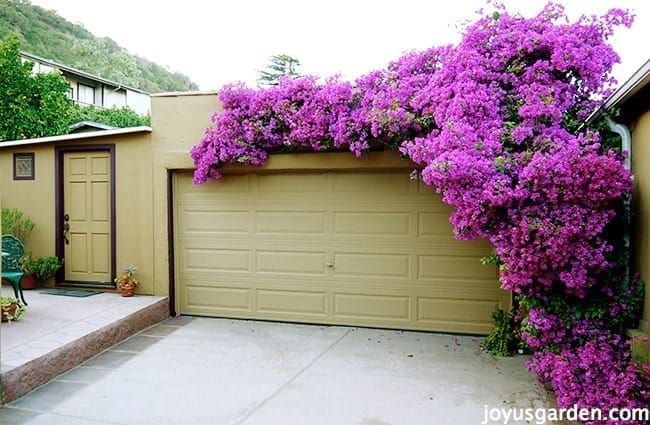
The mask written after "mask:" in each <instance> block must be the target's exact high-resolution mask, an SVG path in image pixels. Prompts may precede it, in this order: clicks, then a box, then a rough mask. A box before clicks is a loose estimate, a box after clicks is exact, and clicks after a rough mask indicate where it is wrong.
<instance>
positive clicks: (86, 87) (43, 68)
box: [20, 51, 151, 115]
mask: <svg viewBox="0 0 650 425" xmlns="http://www.w3.org/2000/svg"><path fill="white" fill-rule="evenodd" d="M20 57H21V59H22V60H23V61H29V62H33V63H34V68H33V69H32V72H35V73H47V72H54V71H57V72H59V73H61V75H62V76H63V78H65V79H66V80H67V81H68V82H69V83H70V91H69V93H68V96H69V97H70V99H72V100H73V101H74V102H75V103H77V104H79V105H82V106H90V105H93V106H95V107H98V108H113V107H117V108H121V107H123V106H128V107H129V108H131V109H132V110H133V111H135V112H136V113H137V114H139V115H148V114H149V113H150V112H151V99H150V98H149V93H147V92H145V91H143V90H139V89H136V88H133V87H128V86H125V85H123V84H121V83H118V82H115V81H110V80H107V79H105V78H102V77H98V76H96V75H92V74H89V73H87V72H84V71H80V70H78V69H75V68H72V67H69V66H66V65H62V64H60V63H56V62H53V61H51V60H49V59H44V58H41V57H39V56H36V55H32V54H30V53H27V52H22V51H21V52H20Z"/></svg>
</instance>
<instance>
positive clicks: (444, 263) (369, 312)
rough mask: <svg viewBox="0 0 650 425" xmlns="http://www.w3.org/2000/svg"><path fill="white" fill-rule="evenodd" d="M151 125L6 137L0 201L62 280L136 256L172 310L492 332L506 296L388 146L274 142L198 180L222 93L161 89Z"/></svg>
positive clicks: (99, 277)
mask: <svg viewBox="0 0 650 425" xmlns="http://www.w3.org/2000/svg"><path fill="white" fill-rule="evenodd" d="M151 101H152V127H151V128H149V127H135V128H125V129H113V130H104V131H91V132H86V133H77V134H68V135H63V136H55V137H45V138H39V139H30V140H20V141H12V142H5V143H0V187H1V188H2V190H1V194H0V201H1V204H2V206H3V207H7V208H18V209H21V210H22V211H24V212H25V214H27V215H28V216H30V217H31V218H32V219H33V221H34V222H35V223H36V229H35V231H34V232H33V234H32V237H31V240H30V244H29V248H30V249H32V250H33V252H34V255H51V254H54V253H56V255H58V256H60V257H63V258H65V267H64V268H63V269H62V270H61V271H60V273H59V275H58V276H57V277H56V280H55V282H53V283H52V284H55V285H65V286H75V285H81V286H84V287H87V286H92V287H98V288H105V289H108V290H112V289H113V288H114V284H113V278H114V277H115V276H116V274H117V273H118V272H119V271H120V270H121V269H122V268H123V267H124V266H126V265H127V264H134V265H136V267H137V268H138V275H137V277H138V278H139V279H140V281H141V284H140V286H138V288H137V289H138V293H140V294H155V295H168V296H169V297H170V300H171V303H170V311H171V312H172V313H182V314H195V315H205V316H218V317H233V318H251V319H262V320H279V321H291V322H307V323H324V324H341V325H360V326H376V327H386V328H394V329H418V330H435V331H447V332H461V333H470V334H486V333H488V332H489V331H490V330H491V329H492V327H493V323H492V319H491V317H490V315H491V313H492V312H493V311H494V310H495V309H497V308H503V309H508V308H509V307H510V305H511V295H510V293H509V292H506V291H503V290H502V289H500V287H499V282H498V276H497V270H496V269H495V268H494V267H488V266H482V265H481V264H480V261H479V260H480V258H482V257H483V256H485V255H487V254H489V253H490V252H491V247H490V246H489V244H487V243H485V242H482V241H478V242H476V243H470V242H463V241H458V240H456V239H454V237H453V231H452V227H451V225H450V224H449V221H448V217H449V213H450V209H449V208H448V207H447V206H445V205H444V204H443V203H442V202H441V201H440V199H439V198H438V197H436V195H435V194H434V193H433V191H432V190H431V189H430V188H429V187H427V186H426V185H424V184H422V183H421V182H417V181H413V180H411V179H410V177H409V174H410V171H411V170H412V169H413V168H414V164H413V163H411V162H410V161H408V160H405V159H402V158H401V157H400V155H399V153H397V152H394V151H373V152H371V153H369V154H368V155H366V156H364V157H362V158H356V157H355V156H354V155H352V154H350V153H349V152H329V153H283V154H274V155H271V157H270V159H269V160H268V162H267V163H266V165H264V166H263V167H257V168H246V167H242V166H234V165H231V166H228V167H226V168H225V170H224V173H225V174H224V177H223V178H222V179H220V180H219V181H215V182H210V183H206V184H203V185H199V186H195V185H193V184H192V170H193V163H192V161H191V159H190V157H189V154H188V153H189V150H190V148H191V147H192V146H193V145H195V144H196V143H198V141H199V140H200V139H201V137H202V136H203V134H204V131H205V129H206V127H208V126H209V125H210V120H209V117H210V115H211V114H212V112H213V111H214V110H215V109H216V108H217V107H218V102H217V94H216V93H167V94H158V95H152V97H151Z"/></svg>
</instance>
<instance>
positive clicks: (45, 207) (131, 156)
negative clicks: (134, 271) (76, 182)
mask: <svg viewBox="0 0 650 425" xmlns="http://www.w3.org/2000/svg"><path fill="white" fill-rule="evenodd" d="M57 143H58V145H65V146H90V145H95V144H102V145H110V144H113V145H115V164H116V170H115V174H116V175H115V176H114V178H115V188H116V195H115V197H116V220H117V226H116V228H117V235H116V264H117V267H118V270H117V271H116V272H119V271H120V269H121V268H123V267H124V266H125V265H127V264H135V265H136V266H137V267H138V275H137V276H138V278H139V279H140V281H141V285H140V286H139V287H138V290H137V292H138V293H141V294H153V293H154V281H155V278H156V276H155V274H154V267H153V240H154V237H153V231H154V229H153V223H152V221H151V217H152V215H153V210H154V207H153V194H152V191H151V187H152V184H153V183H152V175H153V173H152V153H151V136H150V134H149V133H138V134H126V135H114V136H107V137H95V138H88V139H77V140H69V141H66V142H57ZM57 143H39V144H27V145H24V146H20V147H4V148H3V147H1V146H0V188H1V189H0V199H1V201H2V205H3V207H6V208H18V209H20V210H21V211H23V212H24V213H25V215H27V216H29V217H30V218H31V219H32V220H33V221H34V222H35V223H36V227H35V228H34V232H33V233H32V237H31V239H30V241H29V243H28V248H29V249H30V250H31V251H32V252H33V254H34V255H36V256H42V255H54V254H55V226H56V225H57V223H55V214H56V211H55V206H56V203H55V174H54V168H55V154H54V149H55V146H57ZM15 152H34V153H35V165H36V170H35V175H36V178H35V180H27V181H14V180H13V164H12V161H13V153H15ZM162 272H163V273H164V274H166V270H163V271H162Z"/></svg>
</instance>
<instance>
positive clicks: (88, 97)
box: [77, 83, 95, 105]
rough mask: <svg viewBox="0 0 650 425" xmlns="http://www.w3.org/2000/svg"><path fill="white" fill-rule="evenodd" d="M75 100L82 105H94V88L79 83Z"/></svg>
mask: <svg viewBox="0 0 650 425" xmlns="http://www.w3.org/2000/svg"><path fill="white" fill-rule="evenodd" d="M77 100H78V101H79V103H81V104H84V105H94V104H95V88H94V87H91V86H87V85H85V84H81V83H79V84H78V85H77Z"/></svg>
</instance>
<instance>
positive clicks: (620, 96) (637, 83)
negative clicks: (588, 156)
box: [586, 59, 650, 124]
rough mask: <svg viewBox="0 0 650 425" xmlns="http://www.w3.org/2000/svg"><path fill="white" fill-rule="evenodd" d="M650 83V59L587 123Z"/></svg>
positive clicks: (620, 103) (619, 104)
mask: <svg viewBox="0 0 650 425" xmlns="http://www.w3.org/2000/svg"><path fill="white" fill-rule="evenodd" d="M649 83H650V59H648V60H646V62H645V63H644V64H643V65H642V66H641V67H640V68H639V69H637V70H636V72H635V73H634V74H632V76H631V77H630V78H629V79H628V80H627V81H626V82H625V83H623V84H622V85H621V86H620V87H619V88H618V89H617V90H616V91H615V92H614V93H612V95H611V96H610V97H609V98H608V99H607V100H606V101H605V103H603V105H602V106H601V107H600V108H598V109H596V110H595V111H594V112H593V113H592V114H591V115H589V118H587V121H586V123H587V124H591V123H592V122H593V121H594V120H596V119H597V118H598V117H600V116H601V115H603V114H604V113H605V112H607V111H609V110H610V109H612V108H614V107H617V106H621V105H623V104H624V103H625V102H626V101H628V100H629V99H630V98H632V97H633V96H634V95H635V94H637V93H638V92H639V91H641V90H642V89H643V88H644V87H646V86H647V85H648V84H649Z"/></svg>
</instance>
